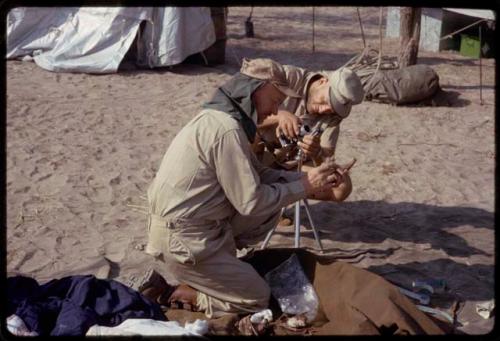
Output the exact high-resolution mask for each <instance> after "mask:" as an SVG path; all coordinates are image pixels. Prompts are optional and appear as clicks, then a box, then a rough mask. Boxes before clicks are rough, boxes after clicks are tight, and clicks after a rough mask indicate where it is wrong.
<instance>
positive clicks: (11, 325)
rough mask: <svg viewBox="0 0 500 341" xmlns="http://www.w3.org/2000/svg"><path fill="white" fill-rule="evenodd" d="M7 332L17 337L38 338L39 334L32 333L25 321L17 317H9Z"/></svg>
mask: <svg viewBox="0 0 500 341" xmlns="http://www.w3.org/2000/svg"><path fill="white" fill-rule="evenodd" d="M7 330H8V331H9V332H10V333H11V334H12V335H16V336H38V333H36V332H32V331H30V330H29V329H28V327H27V326H26V324H25V323H24V321H23V320H22V319H21V318H20V317H19V316H17V315H10V316H9V317H7Z"/></svg>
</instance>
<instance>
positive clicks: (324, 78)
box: [319, 77, 328, 85]
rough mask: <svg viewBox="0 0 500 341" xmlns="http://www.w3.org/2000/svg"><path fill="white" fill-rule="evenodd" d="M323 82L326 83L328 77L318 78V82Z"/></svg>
mask: <svg viewBox="0 0 500 341" xmlns="http://www.w3.org/2000/svg"><path fill="white" fill-rule="evenodd" d="M325 83H328V78H326V77H321V78H320V79H319V84H321V85H323V84H325Z"/></svg>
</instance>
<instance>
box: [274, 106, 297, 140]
mask: <svg viewBox="0 0 500 341" xmlns="http://www.w3.org/2000/svg"><path fill="white" fill-rule="evenodd" d="M301 124H302V120H301V119H300V118H299V117H297V116H295V115H294V114H292V113H291V112H288V111H284V110H279V111H278V127H277V128H276V136H280V134H281V133H283V134H284V135H285V136H286V137H287V138H289V139H292V138H297V137H298V136H299V133H300V125H301Z"/></svg>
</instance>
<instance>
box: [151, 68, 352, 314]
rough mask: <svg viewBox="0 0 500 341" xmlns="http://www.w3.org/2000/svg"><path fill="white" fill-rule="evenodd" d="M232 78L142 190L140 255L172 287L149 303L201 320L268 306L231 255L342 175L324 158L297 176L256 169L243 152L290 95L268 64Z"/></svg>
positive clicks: (279, 71) (251, 273) (258, 282)
mask: <svg viewBox="0 0 500 341" xmlns="http://www.w3.org/2000/svg"><path fill="white" fill-rule="evenodd" d="M241 71H242V72H239V73H237V74H235V75H234V76H233V77H232V78H231V79H230V80H229V81H228V82H226V83H225V84H224V85H223V86H221V87H219V88H218V89H217V90H216V92H215V94H214V96H213V98H212V99H211V101H209V102H208V103H206V104H205V105H204V109H203V110H202V111H201V112H200V113H199V114H198V115H197V116H195V117H194V118H193V119H192V120H191V121H190V122H189V123H187V124H186V126H184V127H183V128H182V129H181V130H180V131H179V133H178V134H177V136H176V137H175V138H174V139H173V141H172V143H171V144H170V146H169V148H168V150H167V151H166V153H165V155H164V157H163V160H162V162H161V165H160V168H159V170H158V172H157V174H156V176H155V178H154V180H153V182H152V183H151V185H150V187H149V188H148V203H149V214H148V217H149V219H148V244H147V247H146V252H148V253H149V254H151V255H154V256H155V257H157V259H158V260H159V261H160V262H162V271H161V272H168V273H169V275H171V276H172V277H174V278H175V279H176V280H177V281H178V284H177V283H175V284H176V285H174V283H172V284H171V285H170V283H169V285H168V288H167V290H166V291H165V292H164V293H163V294H162V295H160V296H159V297H158V298H156V299H157V300H158V301H159V303H162V304H165V305H167V306H173V305H175V304H176V303H178V302H180V305H189V306H190V307H191V309H193V310H197V311H203V312H205V314H206V315H207V316H208V317H209V318H211V317H217V316H220V315H222V314H225V313H246V312H248V313H251V312H256V311H260V310H262V309H265V308H267V307H268V303H269V298H270V288H269V286H268V284H267V283H266V282H265V281H264V279H263V278H261V277H260V276H259V275H258V273H257V272H256V271H255V270H254V269H253V267H252V266H251V265H249V264H248V263H245V262H243V261H241V260H239V259H238V258H237V256H236V254H237V253H236V251H237V249H240V248H244V247H245V246H247V245H249V244H255V243H256V242H258V241H261V240H263V239H264V238H265V236H266V234H267V232H268V231H269V230H270V229H272V228H273V227H274V226H275V225H276V224H277V222H278V219H279V216H280V212H281V208H282V207H285V206H286V205H289V204H291V203H293V202H295V201H297V200H300V199H302V198H306V197H312V196H313V195H315V194H317V193H319V192H325V191H331V189H332V187H333V186H340V185H341V184H342V183H343V181H344V180H345V178H346V176H347V175H346V174H344V170H343V169H342V168H341V167H339V166H338V165H336V164H335V163H334V162H333V161H332V160H329V159H325V161H324V162H323V163H322V164H321V165H320V166H318V167H312V168H311V169H310V170H308V171H307V172H301V173H299V172H296V171H287V170H276V169H272V168H269V167H265V166H264V165H262V164H261V163H260V162H259V161H258V159H257V157H256V156H255V154H254V153H253V152H252V148H251V144H252V143H253V142H254V141H255V135H256V131H257V124H260V123H262V122H263V121H264V120H265V119H266V117H268V116H270V115H273V114H276V113H277V111H278V107H279V105H280V104H281V103H282V102H283V100H284V99H285V98H286V97H287V96H288V97H297V98H298V97H299V95H298V94H296V93H295V92H294V91H293V90H291V89H290V88H289V87H288V82H287V81H286V77H285V72H284V70H283V68H282V66H281V65H279V64H277V63H274V62H272V61H271V60H267V59H262V60H261V63H260V64H259V65H258V67H254V68H252V73H249V72H247V73H244V72H243V71H244V70H243V69H242V70H241ZM247 71H248V70H247Z"/></svg>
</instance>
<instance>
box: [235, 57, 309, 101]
mask: <svg viewBox="0 0 500 341" xmlns="http://www.w3.org/2000/svg"><path fill="white" fill-rule="evenodd" d="M240 72H241V73H242V74H244V75H247V76H249V77H252V78H256V79H262V80H267V81H269V82H270V83H271V84H273V85H274V86H275V87H276V88H278V90H279V91H281V92H282V93H283V94H285V95H286V96H288V97H295V98H300V95H299V94H297V93H296V92H295V91H293V90H292V89H290V87H289V84H288V81H287V80H286V75H285V70H284V69H283V66H281V65H280V64H279V63H276V62H275V61H273V60H272V59H269V58H256V59H247V58H243V63H242V65H241V69H240Z"/></svg>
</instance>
